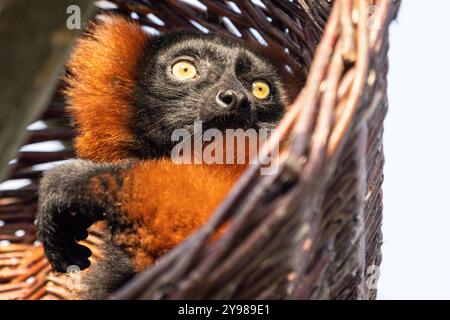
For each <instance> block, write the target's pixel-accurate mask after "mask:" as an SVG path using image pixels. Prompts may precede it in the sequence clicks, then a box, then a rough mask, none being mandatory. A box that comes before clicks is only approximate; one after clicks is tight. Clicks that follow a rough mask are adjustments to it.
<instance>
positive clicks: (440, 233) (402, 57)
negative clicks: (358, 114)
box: [379, 0, 450, 299]
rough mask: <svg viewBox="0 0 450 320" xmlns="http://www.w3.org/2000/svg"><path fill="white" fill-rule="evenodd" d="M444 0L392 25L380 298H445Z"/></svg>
mask: <svg viewBox="0 0 450 320" xmlns="http://www.w3.org/2000/svg"><path fill="white" fill-rule="evenodd" d="M449 31H450V1H448V0H431V1H420V0H403V3H402V8H401V10H400V15H399V17H398V22H397V23H395V22H394V24H393V25H392V27H391V50H390V74H389V96H390V110H389V114H388V117H387V121H386V125H385V154H386V165H385V183H384V226H383V231H384V245H383V262H382V268H381V278H380V282H379V298H380V299H450V248H449V245H450V209H449V200H450V168H449V166H450V148H449V147H450V143H449V138H450V81H449V78H448V77H449V76H450V36H449V34H448V33H449Z"/></svg>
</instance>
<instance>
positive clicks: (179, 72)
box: [172, 60, 197, 80]
mask: <svg viewBox="0 0 450 320" xmlns="http://www.w3.org/2000/svg"><path fill="white" fill-rule="evenodd" d="M172 74H173V76H174V77H175V78H177V79H180V80H189V79H192V78H194V77H195V76H196V75H197V69H196V68H195V66H194V65H193V64H192V63H191V62H189V61H186V60H181V61H178V62H176V63H175V64H174V65H173V66H172Z"/></svg>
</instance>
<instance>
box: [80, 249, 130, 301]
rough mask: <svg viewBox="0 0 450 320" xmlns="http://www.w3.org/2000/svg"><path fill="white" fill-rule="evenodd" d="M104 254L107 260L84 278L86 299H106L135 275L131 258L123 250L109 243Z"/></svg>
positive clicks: (83, 284)
mask: <svg viewBox="0 0 450 320" xmlns="http://www.w3.org/2000/svg"><path fill="white" fill-rule="evenodd" d="M103 254H104V256H105V259H104V260H101V261H99V262H97V263H96V264H94V265H93V266H92V270H89V272H88V273H87V274H86V275H85V276H84V277H83V281H82V283H81V287H82V288H84V289H82V290H81V297H82V298H84V299H94V300H99V299H105V298H107V297H108V296H109V295H110V294H111V293H112V292H114V291H116V290H117V289H119V288H120V287H121V286H122V285H123V284H124V283H126V282H127V281H128V280H130V279H131V278H132V277H133V276H134V275H135V272H134V268H133V262H132V260H131V258H130V257H129V256H128V255H127V254H126V253H124V252H123V250H122V249H121V248H119V247H117V246H115V245H114V244H112V243H107V244H106V247H105V248H104V249H103Z"/></svg>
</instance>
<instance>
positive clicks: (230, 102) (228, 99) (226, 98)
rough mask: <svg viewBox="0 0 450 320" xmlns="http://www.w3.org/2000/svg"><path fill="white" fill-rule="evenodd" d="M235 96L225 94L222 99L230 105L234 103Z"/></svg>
mask: <svg viewBox="0 0 450 320" xmlns="http://www.w3.org/2000/svg"><path fill="white" fill-rule="evenodd" d="M233 100H234V99H233V96H232V95H231V94H225V95H224V96H222V101H223V102H225V104H227V105H229V104H232V103H233Z"/></svg>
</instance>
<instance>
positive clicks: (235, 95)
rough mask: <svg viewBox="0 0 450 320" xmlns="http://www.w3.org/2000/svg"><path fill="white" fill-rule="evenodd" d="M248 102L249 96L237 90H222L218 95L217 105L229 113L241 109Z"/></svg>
mask: <svg viewBox="0 0 450 320" xmlns="http://www.w3.org/2000/svg"><path fill="white" fill-rule="evenodd" d="M247 102H248V99H247V96H246V95H245V94H244V93H243V92H236V91H235V90H220V91H219V92H218V93H217V95H216V103H217V104H218V105H219V106H221V107H223V108H225V109H228V110H229V111H232V110H236V109H239V108H241V107H243V106H244V105H245V104H246V103H247Z"/></svg>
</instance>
